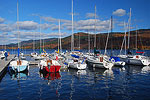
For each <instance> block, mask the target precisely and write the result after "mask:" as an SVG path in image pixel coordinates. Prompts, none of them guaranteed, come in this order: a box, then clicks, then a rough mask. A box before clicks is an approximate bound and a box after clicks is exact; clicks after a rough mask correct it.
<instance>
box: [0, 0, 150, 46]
mask: <svg viewBox="0 0 150 100" xmlns="http://www.w3.org/2000/svg"><path fill="white" fill-rule="evenodd" d="M71 2H72V0H19V26H20V34H21V40H30V39H32V38H33V37H34V35H35V36H36V38H34V39H39V27H40V26H41V29H42V30H41V32H42V38H51V37H58V35H59V34H58V19H61V33H62V36H63V37H64V36H68V35H70V34H71V7H72V6H71ZM149 4H150V0H74V5H73V6H74V32H87V31H88V32H91V33H94V31H93V30H94V25H95V19H94V16H93V15H94V8H95V5H96V14H97V18H96V33H99V32H101V33H103V32H107V31H108V29H109V23H110V17H111V16H113V19H114V23H113V24H114V28H113V31H117V32H120V31H121V32H123V31H124V29H123V23H124V21H125V22H126V23H127V22H128V18H129V11H130V8H132V17H131V28H132V30H135V29H136V28H135V26H136V25H137V28H138V29H141V28H144V29H147V28H150V23H149V22H150V13H149V11H150V6H149ZM16 15H17V0H0V38H1V40H0V41H1V43H4V41H3V40H4V39H5V43H15V42H16V40H17V29H16V21H17V16H16ZM39 16H41V17H39ZM40 18H41V25H40Z"/></svg>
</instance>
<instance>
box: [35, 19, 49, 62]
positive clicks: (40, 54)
mask: <svg viewBox="0 0 150 100" xmlns="http://www.w3.org/2000/svg"><path fill="white" fill-rule="evenodd" d="M43 44H44V43H43ZM43 47H44V45H43ZM43 51H44V49H43ZM46 56H47V54H46V53H44V52H42V48H41V16H40V51H39V55H37V56H35V57H34V59H35V60H42V59H44V58H45V57H46Z"/></svg>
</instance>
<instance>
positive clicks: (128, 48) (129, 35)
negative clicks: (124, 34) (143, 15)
mask: <svg viewBox="0 0 150 100" xmlns="http://www.w3.org/2000/svg"><path fill="white" fill-rule="evenodd" d="M130 25H131V8H130V16H129V33H128V49H130Z"/></svg>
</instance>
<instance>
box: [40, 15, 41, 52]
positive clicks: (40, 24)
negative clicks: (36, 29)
mask: <svg viewBox="0 0 150 100" xmlns="http://www.w3.org/2000/svg"><path fill="white" fill-rule="evenodd" d="M40 54H41V16H40Z"/></svg>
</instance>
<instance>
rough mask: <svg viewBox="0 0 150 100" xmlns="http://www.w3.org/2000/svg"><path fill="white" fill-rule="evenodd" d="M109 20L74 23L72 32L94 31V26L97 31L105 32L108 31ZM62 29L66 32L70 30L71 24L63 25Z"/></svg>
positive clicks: (89, 20) (88, 20)
mask: <svg viewBox="0 0 150 100" xmlns="http://www.w3.org/2000/svg"><path fill="white" fill-rule="evenodd" d="M109 22H110V20H103V21H102V20H99V19H96V21H95V19H87V20H79V21H75V22H74V30H80V31H87V30H88V31H94V30H95V26H96V30H97V31H105V30H108V27H109ZM63 27H64V28H66V29H67V30H71V29H72V24H71V23H64V24H63Z"/></svg>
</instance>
